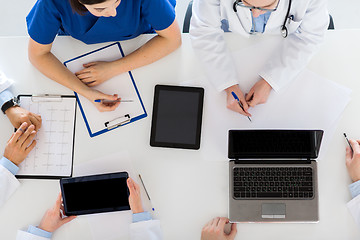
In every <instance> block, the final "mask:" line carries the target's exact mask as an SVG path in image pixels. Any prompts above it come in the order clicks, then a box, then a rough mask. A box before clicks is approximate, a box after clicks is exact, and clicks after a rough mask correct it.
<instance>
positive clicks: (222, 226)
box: [217, 218, 228, 230]
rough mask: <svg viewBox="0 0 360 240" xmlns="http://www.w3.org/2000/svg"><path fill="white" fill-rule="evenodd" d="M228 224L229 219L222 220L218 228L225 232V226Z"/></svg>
mask: <svg viewBox="0 0 360 240" xmlns="http://www.w3.org/2000/svg"><path fill="white" fill-rule="evenodd" d="M227 222H228V219H227V218H220V219H219V222H218V225H217V227H218V228H219V229H222V230H224V229H225V224H226V223H227Z"/></svg>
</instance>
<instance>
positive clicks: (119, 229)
mask: <svg viewBox="0 0 360 240" xmlns="http://www.w3.org/2000/svg"><path fill="white" fill-rule="evenodd" d="M122 171H126V172H128V173H129V176H130V177H131V178H132V179H134V180H135V182H137V183H138V184H139V185H140V188H141V197H142V201H143V206H144V210H145V211H148V210H149V209H150V205H149V202H148V201H147V198H146V194H145V192H144V190H143V187H142V186H141V183H140V180H139V178H138V173H137V172H136V171H134V168H133V165H132V162H131V158H130V155H129V154H128V152H119V153H116V154H112V155H108V156H104V157H102V158H100V159H96V160H91V161H89V162H86V163H83V164H79V165H75V166H74V174H73V175H74V176H76V177H78V176H86V175H94V174H104V173H112V172H122ZM145 184H146V183H145ZM80 217H82V218H86V220H87V221H88V223H89V225H90V229H91V231H92V235H93V239H94V240H98V239H101V240H115V239H129V225H130V224H131V222H132V212H131V211H120V212H111V213H101V214H90V215H84V216H80Z"/></svg>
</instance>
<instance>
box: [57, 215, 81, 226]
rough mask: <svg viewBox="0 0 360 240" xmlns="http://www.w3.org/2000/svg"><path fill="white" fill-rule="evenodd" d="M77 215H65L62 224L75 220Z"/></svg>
mask: <svg viewBox="0 0 360 240" xmlns="http://www.w3.org/2000/svg"><path fill="white" fill-rule="evenodd" d="M76 217H77V216H70V217H65V218H63V219H61V225H64V224H66V223H68V222H70V221H72V220H74V219H75V218H76Z"/></svg>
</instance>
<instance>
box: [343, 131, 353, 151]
mask: <svg viewBox="0 0 360 240" xmlns="http://www.w3.org/2000/svg"><path fill="white" fill-rule="evenodd" d="M344 137H345V139H346V141H347V143H348V144H349V147H350V149H351V151H352V152H354V150H353V148H352V147H351V144H350V142H349V139H348V138H347V136H346V133H344Z"/></svg>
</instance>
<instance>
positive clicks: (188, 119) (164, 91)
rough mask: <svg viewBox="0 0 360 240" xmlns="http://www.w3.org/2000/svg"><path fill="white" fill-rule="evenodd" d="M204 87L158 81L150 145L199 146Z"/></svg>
mask: <svg viewBox="0 0 360 240" xmlns="http://www.w3.org/2000/svg"><path fill="white" fill-rule="evenodd" d="M203 101H204V89H203V88H198V87H180V86H168V85H156V86H155V94H154V107H153V115H152V125H151V136H150V145H151V146H153V147H170V148H185V149H199V148H200V134H201V122H202V114H203Z"/></svg>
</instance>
